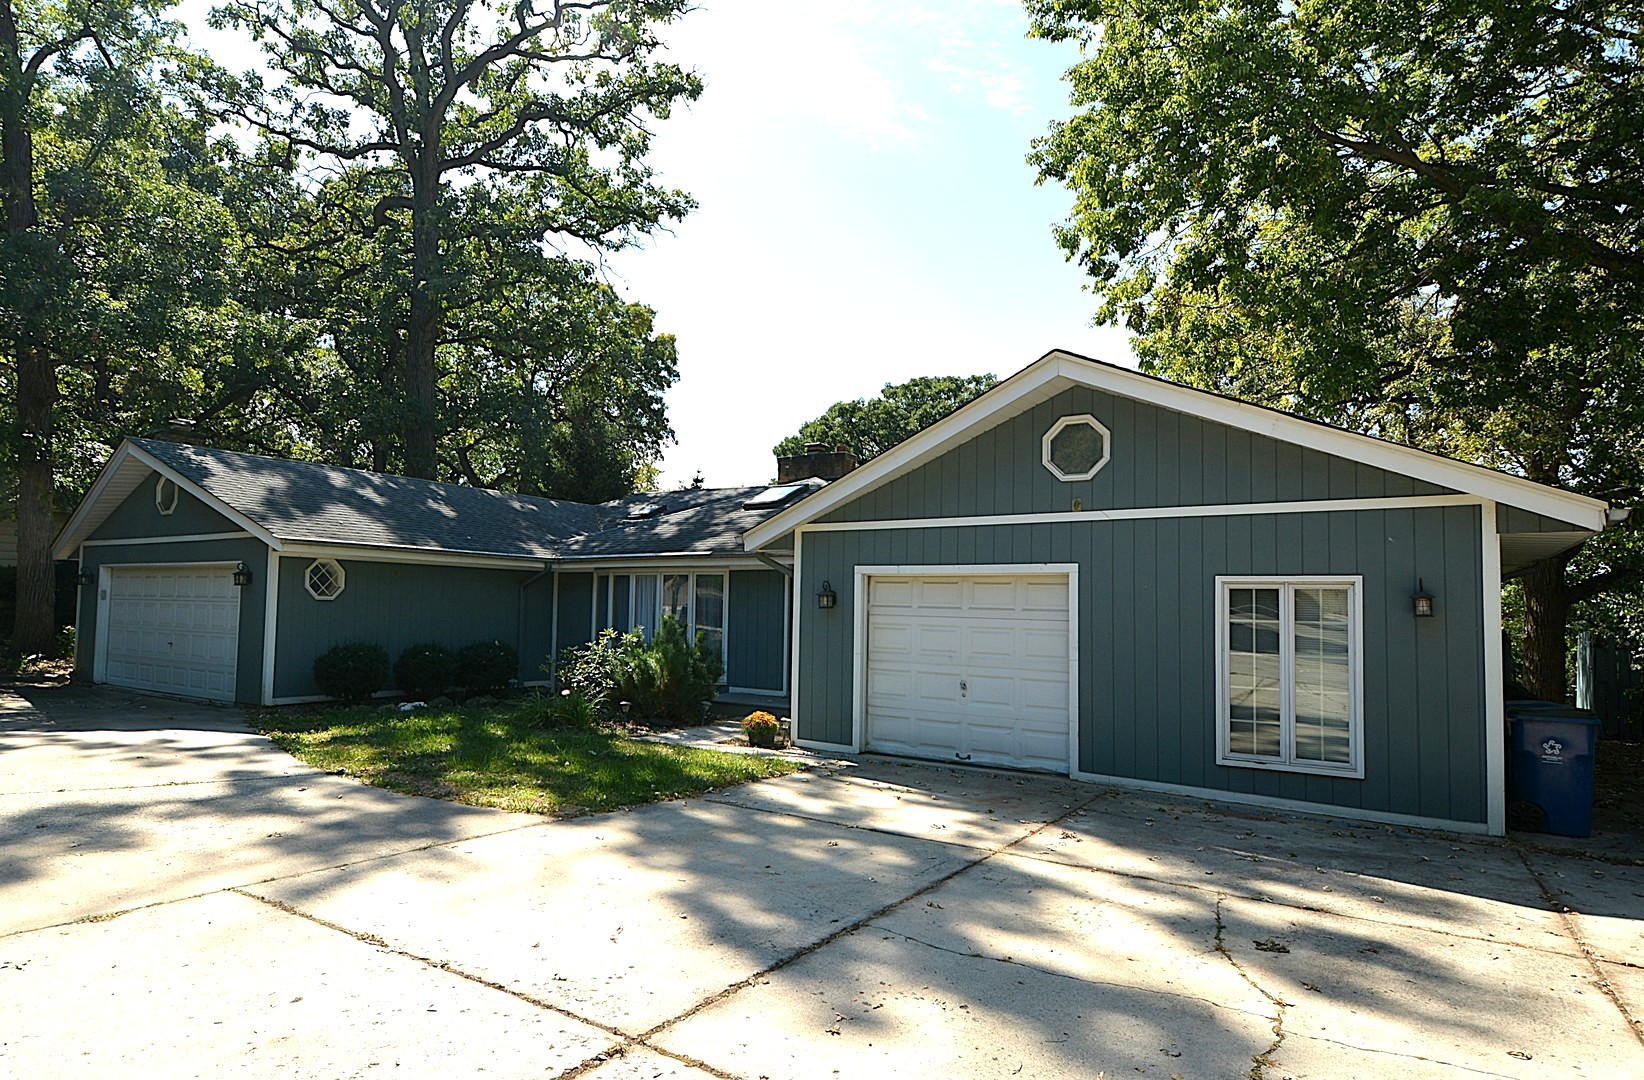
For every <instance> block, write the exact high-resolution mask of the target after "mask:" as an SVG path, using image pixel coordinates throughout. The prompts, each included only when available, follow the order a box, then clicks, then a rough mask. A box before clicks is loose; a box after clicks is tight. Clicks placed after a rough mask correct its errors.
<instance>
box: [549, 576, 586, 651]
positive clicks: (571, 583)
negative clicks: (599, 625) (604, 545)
mask: <svg viewBox="0 0 1644 1080" xmlns="http://www.w3.org/2000/svg"><path fill="white" fill-rule="evenodd" d="M554 579H555V580H556V581H557V582H558V583H559V584H558V586H557V588H558V590H559V591H558V594H557V596H558V599H557V601H556V602H557V604H558V605H559V608H558V611H557V613H556V615H555V627H556V631H555V644H554V647H555V648H556V649H558V650H559V651H561V652H564V651H565V650H566V649H574V648H576V647H577V646H578V645H586V644H588V642H589V641H591V640H593V626H594V575H593V574H555V575H554Z"/></svg>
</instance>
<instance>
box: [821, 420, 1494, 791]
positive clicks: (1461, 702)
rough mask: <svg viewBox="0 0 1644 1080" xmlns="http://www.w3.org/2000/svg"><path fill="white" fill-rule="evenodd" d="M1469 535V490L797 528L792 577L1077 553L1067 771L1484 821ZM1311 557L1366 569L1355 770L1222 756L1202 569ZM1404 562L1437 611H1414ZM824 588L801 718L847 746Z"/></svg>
mask: <svg viewBox="0 0 1644 1080" xmlns="http://www.w3.org/2000/svg"><path fill="white" fill-rule="evenodd" d="M1104 419H1105V418H1104ZM1047 426H1048V424H1047ZM1115 442H1116V444H1117V439H1115ZM1118 452H1119V449H1118V447H1117V445H1116V447H1115V453H1116V454H1117V453H1118ZM1035 465H1037V459H1035ZM1281 490H1282V485H1279V484H1277V483H1271V484H1266V485H1262V486H1260V487H1258V488H1257V489H1256V490H1253V491H1252V493H1251V495H1252V497H1254V498H1257V499H1260V498H1264V497H1267V498H1276V497H1279V496H1278V492H1279V491H1281ZM1269 491H1270V492H1272V493H1273V494H1268V495H1264V494H1263V493H1264V492H1269ZM1319 497H1323V496H1319ZM911 509H914V508H910V507H907V506H893V507H890V508H887V512H888V513H890V514H894V515H895V516H897V517H905V516H918V515H917V513H910V510H911ZM1022 509H1023V512H1027V510H1028V508H1027V507H1023V508H1022ZM1480 537H1481V521H1480V511H1479V509H1478V508H1477V507H1473V506H1451V507H1432V508H1421V509H1395V510H1371V511H1339V512H1328V513H1309V514H1278V515H1248V516H1246V515H1240V516H1228V517H1206V518H1187V519H1161V520H1141V521H1112V522H1110V521H1099V520H1093V521H1091V522H1090V523H1088V524H1087V523H1084V522H1056V523H1048V524H1021V525H993V526H963V527H951V528H936V529H905V530H904V529H883V530H863V531H859V532H858V531H822V532H806V533H805V534H804V537H803V541H802V553H801V558H800V566H801V573H802V575H803V577H802V580H801V581H800V582H799V583H798V593H799V595H801V596H805V595H810V594H812V593H814V592H816V591H817V590H818V589H820V587H821V583H822V581H823V580H824V579H827V580H831V581H833V582H834V583H835V585H836V588H837V585H838V583H839V582H841V581H851V580H853V578H854V575H855V568H856V567H857V566H865V565H881V566H884V565H942V564H970V565H984V564H1005V563H1009V564H1022V563H1049V562H1056V563H1077V564H1078V565H1079V568H1080V569H1079V586H1080V595H1079V597H1078V626H1079V646H1078V655H1079V674H1080V686H1079V692H1078V713H1079V738H1078V746H1079V753H1078V761H1077V768H1078V770H1079V771H1080V772H1083V773H1088V774H1095V775H1104V776H1116V777H1125V778H1129V779H1135V780H1144V781H1151V782H1156V783H1163V784H1173V785H1181V786H1185V787H1193V788H1201V789H1206V790H1210V791H1225V792H1230V793H1239V794H1247V795H1258V796H1266V797H1272V798H1282V799H1293V800H1299V801H1306V802H1311V803H1317V804H1324V805H1334V806H1342V807H1350V808H1358V809H1363V810H1370V811H1377V812H1381V813H1391V814H1404V815H1411V816H1416V817H1424V818H1434V819H1444V820H1453V821H1466V822H1483V821H1484V820H1485V812H1486V805H1485V782H1486V776H1485V773H1486V770H1485V757H1486V747H1485V737H1484V657H1483V645H1482V640H1481V637H1480V632H1479V627H1480V621H1481V611H1482V573H1483V567H1482V562H1481V560H1482V553H1481V551H1480ZM1311 574H1320V575H1322V574H1357V575H1362V576H1363V579H1364V594H1363V609H1364V627H1363V648H1364V657H1363V660H1364V718H1363V726H1364V758H1365V761H1364V764H1365V779H1363V780H1351V779H1341V778H1335V777H1327V776H1313V775H1307V774H1302V773H1287V772H1275V771H1270V770H1261V769H1247V768H1236V767H1228V766H1220V765H1217V764H1216V760H1215V759H1216V722H1217V718H1216V709H1217V705H1216V700H1217V686H1216V656H1215V641H1216V584H1215V579H1216V578H1217V577H1218V576H1229V575H1248V576H1272V577H1301V576H1306V575H1311ZM1418 578H1421V579H1424V580H1425V582H1426V585H1427V587H1428V589H1429V590H1430V591H1432V592H1433V593H1435V594H1436V595H1438V597H1439V598H1440V604H1439V615H1438V617H1437V618H1433V619H1424V620H1417V619H1415V618H1414V616H1413V615H1412V613H1411V606H1410V595H1411V593H1412V591H1413V590H1414V586H1415V582H1416V580H1417V579H1418ZM838 592H839V606H838V607H837V608H835V609H833V610H831V611H821V610H817V609H815V608H813V607H811V606H810V605H801V607H800V609H799V610H800V624H801V625H800V631H799V633H800V650H799V664H800V670H801V672H802V675H801V678H800V681H799V694H800V701H799V703H798V713H799V724H800V728H799V732H798V735H799V737H800V738H803V739H807V740H815V741H819V742H827V743H837V744H849V743H850V741H851V738H852V721H853V716H852V711H853V691H854V686H853V679H854V677H855V676H854V670H853V656H852V652H853V650H852V640H851V639H852V634H853V632H854V626H855V619H856V615H855V612H854V611H853V610H852V605H853V604H854V601H855V597H854V595H853V593H852V591H851V590H846V589H839V590H838Z"/></svg>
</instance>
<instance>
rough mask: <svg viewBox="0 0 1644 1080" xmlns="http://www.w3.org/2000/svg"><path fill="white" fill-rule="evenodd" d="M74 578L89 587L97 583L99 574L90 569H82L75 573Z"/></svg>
mask: <svg viewBox="0 0 1644 1080" xmlns="http://www.w3.org/2000/svg"><path fill="white" fill-rule="evenodd" d="M74 580H75V582H77V583H78V584H81V585H84V586H85V587H86V588H88V589H89V588H90V587H91V586H93V585H95V584H97V575H96V574H94V573H92V572H91V571H90V570H82V571H80V572H79V573H78V574H75V575H74Z"/></svg>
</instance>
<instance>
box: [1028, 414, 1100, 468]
mask: <svg viewBox="0 0 1644 1080" xmlns="http://www.w3.org/2000/svg"><path fill="white" fill-rule="evenodd" d="M1111 441H1112V437H1111V435H1110V434H1109V432H1108V430H1107V427H1106V425H1104V424H1103V423H1102V422H1101V421H1100V420H1098V419H1096V418H1095V417H1094V416H1091V415H1090V414H1089V413H1081V414H1080V415H1078V416H1064V417H1062V418H1061V419H1060V420H1058V421H1056V423H1055V424H1053V425H1051V428H1050V430H1049V431H1047V432H1045V438H1044V463H1045V468H1047V469H1049V470H1050V471H1051V473H1052V474H1054V475H1055V477H1056V479H1058V480H1089V479H1090V478H1091V477H1093V476H1095V475H1096V474H1097V473H1099V472H1101V471H1102V466H1104V465H1106V464H1107V460H1108V451H1109V447H1108V444H1109V443H1110V442H1111Z"/></svg>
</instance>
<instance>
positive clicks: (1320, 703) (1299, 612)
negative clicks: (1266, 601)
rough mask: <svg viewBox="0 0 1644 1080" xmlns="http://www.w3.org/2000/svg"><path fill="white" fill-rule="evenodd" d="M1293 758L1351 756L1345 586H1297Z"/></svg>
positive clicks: (1339, 759)
mask: <svg viewBox="0 0 1644 1080" xmlns="http://www.w3.org/2000/svg"><path fill="white" fill-rule="evenodd" d="M1295 595H1296V618H1295V641H1294V648H1295V650H1296V660H1295V670H1296V687H1295V702H1296V749H1295V753H1296V758H1297V760H1299V761H1320V762H1328V763H1330V764H1332V765H1346V764H1349V763H1350V762H1351V760H1352V744H1351V739H1350V724H1351V719H1350V718H1351V708H1350V704H1349V700H1350V693H1349V690H1350V685H1351V678H1352V673H1351V671H1350V670H1349V667H1348V642H1349V640H1350V638H1349V634H1348V625H1347V610H1348V604H1347V601H1348V590H1346V589H1342V588H1329V587H1314V586H1308V587H1304V588H1298V589H1296V590H1295Z"/></svg>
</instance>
